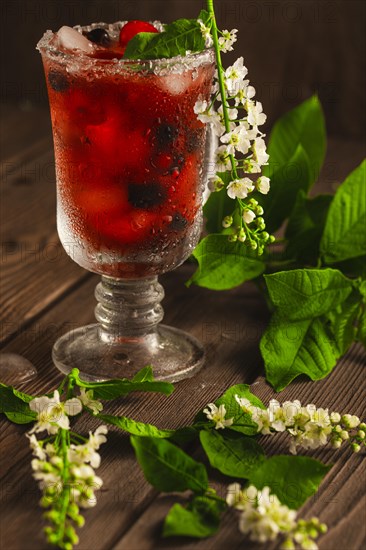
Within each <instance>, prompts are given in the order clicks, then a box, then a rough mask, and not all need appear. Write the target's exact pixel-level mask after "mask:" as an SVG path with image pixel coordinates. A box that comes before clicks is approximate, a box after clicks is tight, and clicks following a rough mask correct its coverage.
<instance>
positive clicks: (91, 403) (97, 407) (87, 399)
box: [79, 388, 103, 414]
mask: <svg viewBox="0 0 366 550" xmlns="http://www.w3.org/2000/svg"><path fill="white" fill-rule="evenodd" d="M79 399H80V401H81V402H82V404H83V405H84V407H87V408H88V409H91V411H92V413H93V414H98V413H100V412H101V411H102V410H103V405H102V403H101V402H100V401H98V400H97V399H93V390H87V391H86V390H85V388H80V395H79Z"/></svg>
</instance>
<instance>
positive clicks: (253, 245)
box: [250, 241, 258, 250]
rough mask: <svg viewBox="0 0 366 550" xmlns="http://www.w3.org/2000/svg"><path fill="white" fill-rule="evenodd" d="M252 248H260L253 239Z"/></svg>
mask: <svg viewBox="0 0 366 550" xmlns="http://www.w3.org/2000/svg"><path fill="white" fill-rule="evenodd" d="M250 248H251V249H252V250H257V248H258V245H257V243H256V242H255V241H252V242H251V243H250Z"/></svg>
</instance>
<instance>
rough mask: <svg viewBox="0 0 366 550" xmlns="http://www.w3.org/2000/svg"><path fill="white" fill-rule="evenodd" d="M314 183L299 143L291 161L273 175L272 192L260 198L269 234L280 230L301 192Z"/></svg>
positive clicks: (307, 158)
mask: <svg viewBox="0 0 366 550" xmlns="http://www.w3.org/2000/svg"><path fill="white" fill-rule="evenodd" d="M312 183H313V179H312V173H311V165H310V160H309V157H308V155H307V153H306V151H305V149H304V148H303V146H302V145H301V144H300V143H299V144H298V146H297V148H296V149H295V151H294V153H293V155H292V156H291V157H290V159H289V160H288V161H287V162H286V163H285V164H283V165H281V166H280V167H279V168H278V169H277V170H276V171H275V172H273V174H272V175H271V191H270V193H269V194H268V195H260V196H258V200H259V202H260V203H261V205H262V206H263V208H264V211H265V219H266V226H267V230H268V231H269V232H273V231H275V230H276V229H278V228H279V227H280V226H281V225H282V222H283V221H284V220H285V219H286V218H287V217H288V216H289V215H290V214H291V211H292V209H293V207H294V204H295V202H296V198H297V195H298V193H299V192H300V191H304V192H305V193H307V192H308V190H309V189H310V187H311V184H312Z"/></svg>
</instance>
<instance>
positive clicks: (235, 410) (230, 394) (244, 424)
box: [215, 384, 266, 435]
mask: <svg viewBox="0 0 366 550" xmlns="http://www.w3.org/2000/svg"><path fill="white" fill-rule="evenodd" d="M236 395H237V396H238V397H244V398H245V399H248V401H250V403H251V404H252V405H254V406H255V407H258V408H260V409H265V408H266V407H265V406H264V404H263V403H262V401H261V400H260V399H259V397H257V396H256V395H254V394H253V393H251V391H250V387H249V386H248V385H247V384H237V385H235V386H232V387H231V388H229V389H228V390H227V391H226V392H225V393H224V394H223V395H222V396H221V397H220V398H219V399H218V400H217V401H216V402H215V404H216V405H217V406H218V407H219V406H220V405H225V409H226V418H233V419H234V423H233V424H232V425H231V426H229V428H228V429H230V430H234V431H236V432H240V433H242V434H245V435H255V434H256V433H257V432H258V426H257V424H256V423H255V422H253V420H252V417H251V415H250V414H246V413H244V412H243V409H242V408H241V407H240V405H239V403H238V402H237V400H236V399H235V396H236Z"/></svg>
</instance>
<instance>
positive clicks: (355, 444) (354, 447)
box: [351, 443, 361, 453]
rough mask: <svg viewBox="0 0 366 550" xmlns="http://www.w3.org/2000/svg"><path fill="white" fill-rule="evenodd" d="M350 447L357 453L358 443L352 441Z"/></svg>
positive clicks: (358, 449) (359, 448) (358, 450)
mask: <svg viewBox="0 0 366 550" xmlns="http://www.w3.org/2000/svg"><path fill="white" fill-rule="evenodd" d="M351 448H352V451H353V452H354V453H359V452H360V450H361V446H360V445H358V443H352V445H351Z"/></svg>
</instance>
